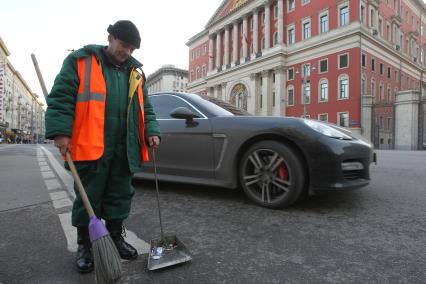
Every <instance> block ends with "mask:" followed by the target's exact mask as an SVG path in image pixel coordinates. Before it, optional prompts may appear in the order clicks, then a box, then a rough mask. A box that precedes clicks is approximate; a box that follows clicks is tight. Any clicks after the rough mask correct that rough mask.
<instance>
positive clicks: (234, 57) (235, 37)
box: [232, 21, 238, 65]
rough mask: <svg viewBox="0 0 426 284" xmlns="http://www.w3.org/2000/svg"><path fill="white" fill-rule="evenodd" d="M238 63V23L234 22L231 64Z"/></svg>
mask: <svg viewBox="0 0 426 284" xmlns="http://www.w3.org/2000/svg"><path fill="white" fill-rule="evenodd" d="M237 61H238V22H237V21H235V22H234V27H233V28H232V64H233V65H235V64H236V63H237Z"/></svg>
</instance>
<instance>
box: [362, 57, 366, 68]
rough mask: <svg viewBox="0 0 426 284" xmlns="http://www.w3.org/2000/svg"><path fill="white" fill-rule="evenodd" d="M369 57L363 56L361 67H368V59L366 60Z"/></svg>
mask: <svg viewBox="0 0 426 284" xmlns="http://www.w3.org/2000/svg"><path fill="white" fill-rule="evenodd" d="M366 57H367V56H366V55H365V54H362V56H361V65H362V67H364V68H365V67H367V58H366Z"/></svg>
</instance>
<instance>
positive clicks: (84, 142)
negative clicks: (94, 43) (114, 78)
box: [70, 55, 148, 161]
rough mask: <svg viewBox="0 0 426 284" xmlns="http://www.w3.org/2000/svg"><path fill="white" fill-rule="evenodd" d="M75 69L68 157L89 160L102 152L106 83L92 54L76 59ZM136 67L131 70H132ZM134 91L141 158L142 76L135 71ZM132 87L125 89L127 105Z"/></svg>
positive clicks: (145, 152) (144, 149) (145, 156)
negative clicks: (72, 115) (135, 83)
mask: <svg viewBox="0 0 426 284" xmlns="http://www.w3.org/2000/svg"><path fill="white" fill-rule="evenodd" d="M77 72H78V78H79V80H80V85H79V86H78V93H77V100H76V105H75V116H74V125H73V129H72V137H71V145H70V148H71V157H72V159H73V161H93V160H97V159H99V158H100V157H101V156H102V155H103V153H104V147H105V146H104V124H105V99H106V83H105V78H104V76H103V74H102V68H101V66H100V65H99V63H98V60H97V59H96V57H95V56H94V55H92V56H91V57H84V58H80V59H78V60H77ZM134 72H136V73H137V71H136V70H133V71H132V74H133V73H134ZM137 74H138V75H139V76H136V79H137V80H138V82H137V93H138V100H139V108H138V112H139V135H140V138H141V144H142V149H141V156H142V161H148V149H147V146H146V144H145V139H144V131H145V123H144V122H145V119H144V110H143V90H142V83H143V77H142V76H141V75H140V74H139V73H137ZM135 91H136V90H133V91H132V90H129V98H130V100H129V109H130V104H131V102H132V100H131V98H132V97H133V93H132V94H130V92H135Z"/></svg>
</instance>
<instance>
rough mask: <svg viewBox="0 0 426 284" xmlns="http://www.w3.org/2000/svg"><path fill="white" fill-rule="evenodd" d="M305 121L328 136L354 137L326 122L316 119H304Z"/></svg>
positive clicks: (349, 138)
mask: <svg viewBox="0 0 426 284" xmlns="http://www.w3.org/2000/svg"><path fill="white" fill-rule="evenodd" d="M303 122H305V124H306V125H307V126H309V127H310V128H312V129H313V130H315V131H317V132H319V133H321V134H324V135H326V136H328V137H332V138H336V139H342V140H352V137H351V136H349V135H346V134H345V133H343V132H342V131H339V130H337V129H335V128H333V127H331V126H328V125H327V124H325V123H322V122H319V121H315V120H309V119H304V120H303Z"/></svg>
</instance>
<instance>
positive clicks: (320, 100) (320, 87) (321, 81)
mask: <svg viewBox="0 0 426 284" xmlns="http://www.w3.org/2000/svg"><path fill="white" fill-rule="evenodd" d="M323 83H325V84H327V87H326V94H325V99H323V88H322V85H323ZM326 102H328V80H327V78H321V79H320V80H319V81H318V103H326Z"/></svg>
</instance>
